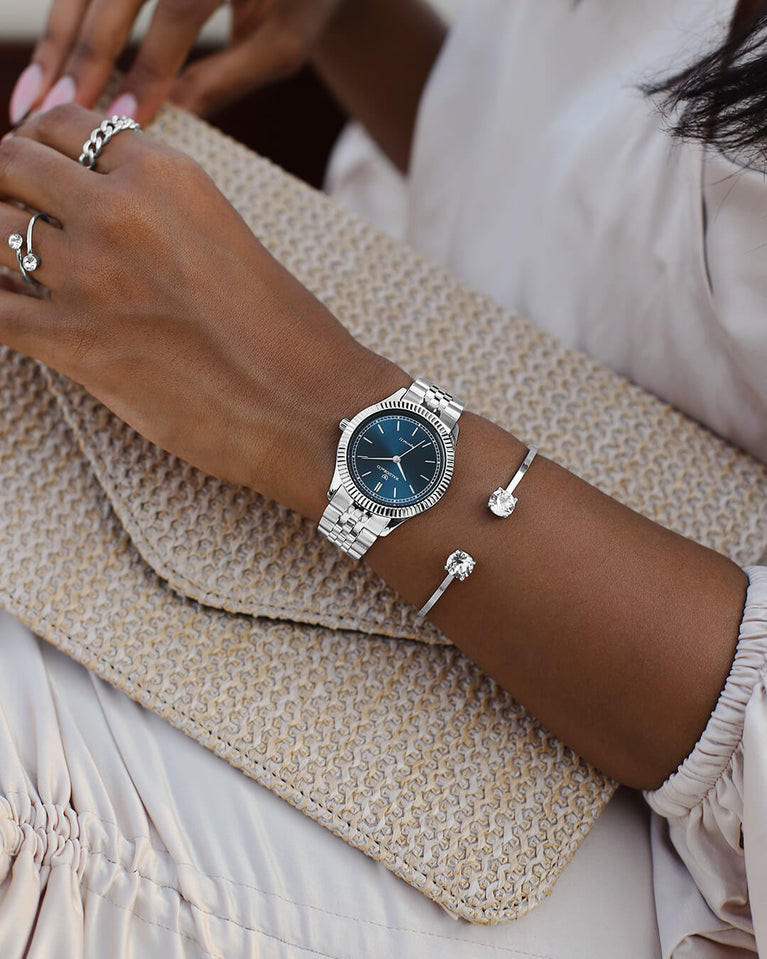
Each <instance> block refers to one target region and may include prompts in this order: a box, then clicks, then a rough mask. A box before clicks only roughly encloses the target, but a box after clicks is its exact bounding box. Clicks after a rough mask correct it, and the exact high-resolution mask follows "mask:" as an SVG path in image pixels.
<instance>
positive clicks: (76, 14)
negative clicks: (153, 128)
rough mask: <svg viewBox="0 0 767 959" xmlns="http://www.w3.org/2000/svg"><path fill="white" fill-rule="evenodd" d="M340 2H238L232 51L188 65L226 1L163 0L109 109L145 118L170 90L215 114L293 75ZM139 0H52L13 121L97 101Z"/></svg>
mask: <svg viewBox="0 0 767 959" xmlns="http://www.w3.org/2000/svg"><path fill="white" fill-rule="evenodd" d="M341 2H342V0H232V2H231V9H232V26H231V43H230V46H229V49H227V50H224V51H222V52H218V53H215V54H212V55H210V56H208V57H206V58H204V59H202V60H198V61H197V62H196V63H194V64H192V65H191V66H190V67H189V68H188V69H187V70H186V71H185V72H184V73H183V74H182V75H181V76H180V77H179V78H178V79H177V77H178V74H179V72H180V71H181V69H182V67H183V64H184V61H185V60H186V58H187V55H188V53H189V50H190V49H191V47H192V45H193V43H194V42H195V40H196V39H197V36H198V35H199V32H200V30H201V29H202V26H203V24H204V23H205V22H206V20H208V19H209V17H210V16H211V14H212V13H213V12H214V11H215V10H216V9H217V8H218V7H220V6H221V4H222V0H159V3H158V5H157V8H156V10H155V12H154V16H153V19H152V22H151V25H150V28H149V30H148V32H147V34H146V37H145V38H144V40H143V42H142V44H141V47H140V49H139V51H138V54H137V56H136V59H135V62H134V64H133V66H132V68H131V70H130V72H129V73H128V74H127V76H126V77H125V80H124V81H123V83H122V85H121V87H120V93H119V95H118V97H117V99H116V100H115V101H114V103H113V104H112V105H111V107H110V108H109V110H108V111H107V113H108V115H111V114H112V113H119V114H128V115H130V116H132V117H134V118H135V119H138V120H140V121H142V122H145V121H147V120H149V119H150V118H151V117H152V116H153V115H154V113H155V112H156V111H157V109H158V107H159V106H160V104H161V103H162V102H163V100H164V99H165V98H166V97H167V96H168V94H169V93H171V94H172V98H173V99H174V100H175V101H176V102H177V103H178V104H179V105H180V106H184V107H186V108H187V109H189V110H193V111H195V112H198V113H210V112H212V111H214V110H216V109H218V108H220V107H222V106H224V105H226V104H227V103H230V102H232V101H233V100H235V99H237V98H238V97H239V96H242V95H243V94H245V93H247V92H249V91H250V90H252V89H254V88H255V87H257V86H260V85H263V84H266V83H269V82H271V81H273V80H277V79H279V78H281V77H284V76H287V75H289V74H290V73H292V72H294V71H296V70H297V69H298V68H299V67H300V66H301V65H302V64H303V63H304V62H305V60H306V59H307V57H308V55H309V52H310V50H311V48H312V46H313V44H314V43H315V41H316V40H317V39H318V37H319V36H320V35H321V33H322V31H323V29H324V28H325V25H326V24H327V22H328V20H329V19H330V17H331V15H332V14H333V12H334V11H335V9H336V8H337V7H338V6H339V5H340V3H341ZM142 6H143V0H53V5H52V8H51V12H50V15H49V18H48V25H47V28H46V31H45V36H44V37H43V39H42V40H41V41H40V43H39V44H38V46H37V49H36V50H35V52H34V54H33V56H32V62H31V64H30V66H28V67H27V68H26V70H25V71H24V72H23V73H22V75H21V76H20V77H19V80H18V82H17V84H16V88H15V90H14V93H13V96H12V97H11V104H10V118H11V122H12V123H13V124H16V123H18V122H20V121H21V120H22V119H23V118H24V117H25V116H26V115H27V114H28V113H29V111H30V110H31V109H32V108H33V107H41V108H42V109H43V110H47V109H51V108H53V107H54V106H58V105H60V104H62V103H67V102H70V101H73V102H76V103H79V104H81V105H82V106H86V107H92V106H93V104H94V103H95V102H96V101H97V100H98V98H99V97H100V96H101V94H102V93H103V92H104V88H105V86H106V84H107V81H108V80H109V78H110V76H111V75H112V73H113V71H114V67H115V62H116V60H117V58H118V56H119V55H120V53H121V52H122V50H123V49H124V47H125V45H126V43H127V42H128V39H129V37H130V32H131V29H132V27H133V24H134V21H135V19H136V17H137V16H138V13H139V11H140V9H141V7H142Z"/></svg>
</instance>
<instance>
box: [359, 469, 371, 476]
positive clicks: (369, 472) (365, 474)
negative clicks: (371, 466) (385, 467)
mask: <svg viewBox="0 0 767 959" xmlns="http://www.w3.org/2000/svg"><path fill="white" fill-rule="evenodd" d="M372 472H373V470H368V471H367V473H363V474H362V475H363V476H370V474H371V473H372Z"/></svg>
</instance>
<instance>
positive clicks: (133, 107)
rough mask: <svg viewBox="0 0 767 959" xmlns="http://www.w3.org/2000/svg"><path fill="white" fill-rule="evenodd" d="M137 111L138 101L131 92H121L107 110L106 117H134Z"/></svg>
mask: <svg viewBox="0 0 767 959" xmlns="http://www.w3.org/2000/svg"><path fill="white" fill-rule="evenodd" d="M136 113H138V101H137V100H136V98H135V97H134V96H133V94H132V93H121V94H120V96H119V97H118V98H117V99H116V100H115V102H114V103H113V104H112V106H111V107H110V108H109V109H108V110H107V116H108V117H114V116H117V117H130V118H131V119H134V118H135V116H136Z"/></svg>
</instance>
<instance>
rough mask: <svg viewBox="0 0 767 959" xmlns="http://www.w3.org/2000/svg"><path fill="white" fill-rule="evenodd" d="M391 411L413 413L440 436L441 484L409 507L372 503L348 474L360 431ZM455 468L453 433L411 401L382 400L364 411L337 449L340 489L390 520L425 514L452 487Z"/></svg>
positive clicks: (355, 418)
mask: <svg viewBox="0 0 767 959" xmlns="http://www.w3.org/2000/svg"><path fill="white" fill-rule="evenodd" d="M390 411H394V412H396V411H399V412H403V413H410V414H412V415H413V416H415V417H416V418H417V419H421V420H424V421H425V422H426V423H428V424H429V426H431V427H432V429H433V430H434V432H435V433H436V434H437V436H439V438H440V440H441V441H442V447H443V450H444V469H443V472H442V476H441V477H440V480H439V482H438V483H437V485H436V486H435V487H434V489H433V490H432V492H431V493H429V495H428V496H425V497H424V498H423V499H422V500H419V501H418V502H416V503H411V504H409V505H407V506H386V505H384V504H382V503H378V502H376V501H375V500H374V499H371V497H369V496H367V495H366V494H365V492H364V491H363V490H361V489H360V487H359V486H358V485H357V483H356V481H355V480H354V478H353V476H352V475H351V473H350V471H349V464H348V453H349V445H350V443H351V441H352V439H353V437H354V436H355V433H356V432H357V430H358V429H359V427H361V426H362V425H363V424H364V423H365V422H367V421H368V420H371V419H375V418H376V417H377V416H381V415H384V414H386V413H388V412H390ZM454 465H455V439H454V434H453V432H451V430H449V429H448V428H447V426H446V425H445V424H444V423H443V422H442V420H441V419H440V418H439V417H438V416H437V415H436V414H434V413H432V412H431V410H428V409H426V407H424V406H423V404H419V403H413V402H411V401H410V400H396V399H388V400H382V401H381V402H379V403H374V404H373V405H372V406H368V407H366V408H365V409H364V410H361V411H360V412H359V413H357V414H356V416H355V417H354V418H353V419H352V420H350V421H349V423H348V425H347V426H346V428H345V429H344V431H343V434H342V435H341V439H340V440H339V443H338V447H337V449H336V475H337V477H338V479H339V480H340V484H341V486H342V487H343V488H344V489H345V490H346V492H347V493H348V494H349V496H350V497H351V498H352V500H353V501H354V502H355V503H356V504H357V505H358V506H361V507H362V508H363V509H365V510H367V511H368V512H369V513H372V514H374V515H376V516H384V517H387V518H389V519H400V520H404V519H409V518H410V517H413V516H418V515H420V514H421V513H425V512H426V510H428V509H430V508H431V507H432V506H434V505H435V504H436V503H438V502H439V501H440V500H441V499H442V497H443V496H444V495H445V492H446V490H447V488H448V486H449V485H450V480H451V479H452V477H453V469H454Z"/></svg>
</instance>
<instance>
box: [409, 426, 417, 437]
mask: <svg viewBox="0 0 767 959" xmlns="http://www.w3.org/2000/svg"><path fill="white" fill-rule="evenodd" d="M417 432H418V427H417V426H416V428H415V429H414V430H413V432H412V433H411V434H410V438H411V439H412V438H413V437H414V436H415V434H416V433H417Z"/></svg>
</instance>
